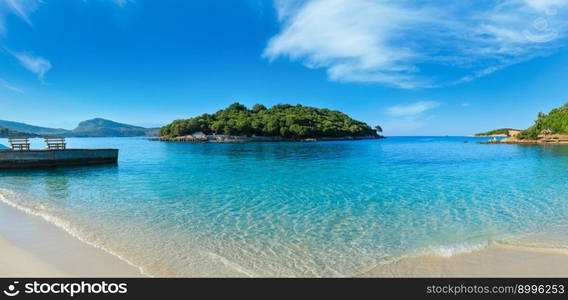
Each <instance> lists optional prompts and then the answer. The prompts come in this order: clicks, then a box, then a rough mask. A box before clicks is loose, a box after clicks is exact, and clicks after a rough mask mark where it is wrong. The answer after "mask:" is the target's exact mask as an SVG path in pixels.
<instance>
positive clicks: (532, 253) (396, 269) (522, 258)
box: [360, 243, 568, 278]
mask: <svg viewBox="0 0 568 300" xmlns="http://www.w3.org/2000/svg"><path fill="white" fill-rule="evenodd" d="M360 277H395V278H396V277H429V278H430V277H513V278H516V277H524V278H526V277H551V278H557V277H568V254H567V253H565V252H562V251H559V250H551V249H548V250H547V249H538V248H532V249H531V248H523V247H516V246H509V245H502V244H498V243H492V244H491V245H489V246H488V247H487V248H484V249H481V250H477V251H473V252H469V253H463V254H457V255H454V256H451V257H440V256H422V257H413V258H407V259H403V260H400V261H398V262H396V263H392V264H387V265H383V266H378V267H376V268H374V269H371V270H370V271H368V272H365V273H363V274H361V275H360Z"/></svg>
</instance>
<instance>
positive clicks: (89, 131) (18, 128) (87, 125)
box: [0, 118, 160, 137]
mask: <svg viewBox="0 0 568 300" xmlns="http://www.w3.org/2000/svg"><path fill="white" fill-rule="evenodd" d="M0 128H4V129H5V131H2V134H6V137H7V136H8V135H10V137H19V136H28V137H37V136H65V137H132V136H158V135H159V131H160V128H144V127H140V126H133V125H128V124H123V123H118V122H114V121H111V120H106V119H101V118H96V119H92V120H87V121H83V122H81V123H79V126H77V128H75V129H73V130H66V129H60V128H47V127H40V126H34V125H29V124H25V123H19V122H12V121H3V120H0Z"/></svg>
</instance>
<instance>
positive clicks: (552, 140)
mask: <svg viewBox="0 0 568 300" xmlns="http://www.w3.org/2000/svg"><path fill="white" fill-rule="evenodd" d="M480 144H519V145H568V135H549V136H539V137H538V138H537V139H519V138H516V137H510V138H506V139H502V140H497V139H493V140H489V141H486V142H480Z"/></svg>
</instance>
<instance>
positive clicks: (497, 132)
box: [475, 128, 516, 136]
mask: <svg viewBox="0 0 568 300" xmlns="http://www.w3.org/2000/svg"><path fill="white" fill-rule="evenodd" d="M509 130H516V129H512V128H500V129H495V130H491V131H487V132H481V133H476V134H475V136H490V135H501V134H504V135H509Z"/></svg>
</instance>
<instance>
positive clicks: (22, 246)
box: [0, 202, 568, 278]
mask: <svg viewBox="0 0 568 300" xmlns="http://www.w3.org/2000/svg"><path fill="white" fill-rule="evenodd" d="M0 253H1V254H2V255H0V277H115V278H116V277H145V276H146V275H144V274H142V273H141V271H140V270H139V269H138V268H137V267H134V266H132V265H130V264H129V263H128V262H126V261H125V260H123V259H121V258H119V257H117V256H115V255H113V254H111V253H109V252H107V251H105V250H103V249H100V248H97V247H95V246H93V245H90V244H88V243H85V242H83V241H81V240H80V239H79V238H77V237H75V236H73V235H72V234H70V233H69V232H66V231H64V230H63V229H61V228H59V227H57V226H56V225H54V224H52V223H50V222H48V221H47V220H44V219H43V218H41V217H39V216H36V215H32V214H29V213H28V212H25V211H22V210H21V209H18V208H16V207H12V206H10V205H9V204H7V203H3V202H1V203H0ZM354 277H377V278H385V277H386V278H404V277H431V278H435V277H568V250H566V249H555V248H537V247H524V246H517V245H511V244H506V243H501V242H491V243H489V244H488V245H487V246H485V247H481V248H475V249H472V250H469V251H464V252H461V253H456V254H452V255H450V256H441V255H420V256H411V257H406V258H402V259H400V260H398V261H396V262H392V263H389V264H384V265H378V266H375V267H373V268H371V269H370V270H368V271H366V272H362V273H360V274H357V275H355V276H354Z"/></svg>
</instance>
